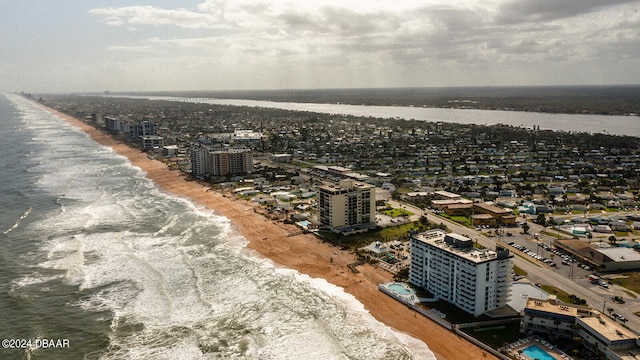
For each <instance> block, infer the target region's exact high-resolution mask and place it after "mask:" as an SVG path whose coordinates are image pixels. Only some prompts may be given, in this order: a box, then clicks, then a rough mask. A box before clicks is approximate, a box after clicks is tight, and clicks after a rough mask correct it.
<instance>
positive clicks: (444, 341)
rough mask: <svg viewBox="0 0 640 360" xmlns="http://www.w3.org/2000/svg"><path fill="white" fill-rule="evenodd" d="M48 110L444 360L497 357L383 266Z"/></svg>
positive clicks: (264, 253) (277, 258)
mask: <svg viewBox="0 0 640 360" xmlns="http://www.w3.org/2000/svg"><path fill="white" fill-rule="evenodd" d="M45 109H46V110H48V111H50V112H52V113H54V114H56V115H57V116H59V117H61V118H62V119H64V120H65V121H68V122H69V123H71V124H73V125H75V126H77V127H78V128H80V129H82V130H83V131H85V132H86V133H88V134H89V135H90V136H91V138H92V139H94V140H95V141H96V142H98V143H100V144H102V145H105V146H109V147H111V148H112V149H113V150H114V151H115V152H117V153H118V154H121V155H123V156H125V157H127V158H128V159H129V160H130V161H131V163H132V164H133V165H135V166H137V167H139V168H141V169H142V170H144V171H145V172H146V174H147V177H148V178H149V179H151V180H153V181H154V182H155V183H156V184H157V185H158V186H159V187H160V188H161V189H163V190H164V191H167V192H168V193H172V194H175V195H178V196H182V197H185V198H188V199H190V200H192V201H194V202H196V203H198V204H201V205H203V206H206V207H208V208H210V209H212V210H213V211H214V212H215V213H217V214H220V215H223V216H225V217H227V218H229V219H230V220H231V222H232V223H233V224H234V225H235V226H237V228H238V230H239V231H240V232H241V233H242V235H243V236H244V237H245V238H246V239H247V240H248V245H247V247H248V248H249V249H251V250H254V251H256V252H258V253H259V254H261V255H262V256H264V257H266V258H269V259H271V260H272V261H274V262H275V263H277V264H279V265H282V266H285V267H288V268H291V269H295V270H297V271H299V272H301V273H304V274H307V275H309V276H311V277H315V278H323V279H326V280H327V281H328V282H330V283H332V284H335V285H337V286H339V287H342V288H344V290H345V291H346V292H348V293H350V294H352V295H353V296H354V297H355V298H357V299H358V300H359V301H360V302H361V303H362V304H364V307H365V308H366V309H367V310H368V311H369V312H370V313H371V315H373V316H374V317H375V318H376V319H377V320H379V321H380V322H382V323H384V324H386V325H388V326H390V327H391V328H393V329H395V330H397V331H399V332H402V333H406V334H409V335H411V336H413V337H415V338H417V339H420V340H422V341H423V342H425V343H426V344H427V345H428V347H429V349H431V351H433V353H434V354H435V355H436V357H437V358H438V359H440V360H445V359H446V360H458V359H459V360H468V359H483V358H484V359H496V357H494V356H493V355H492V354H490V353H486V352H485V351H483V350H482V349H480V348H479V347H477V346H475V345H473V344H472V343H470V342H468V341H467V340H465V339H463V338H461V337H459V336H458V335H456V334H454V333H453V332H450V331H448V330H446V329H444V328H442V327H440V326H439V325H437V324H436V323H434V322H433V321H431V320H429V319H427V318H425V317H423V316H421V315H419V314H416V313H415V312H414V311H413V310H411V309H409V308H407V307H406V306H404V305H402V304H401V303H400V302H398V301H396V300H394V299H392V298H391V297H389V296H387V295H385V294H384V293H382V292H381V291H379V290H378V284H380V283H382V282H388V281H392V275H391V274H390V273H388V272H386V271H384V270H383V269H380V268H378V267H374V266H371V265H369V264H365V265H362V266H359V267H358V270H359V271H360V272H359V273H358V274H353V273H352V272H351V271H350V270H349V269H348V267H347V265H348V264H350V263H352V262H354V261H355V256H354V255H353V254H352V253H350V252H348V251H342V250H340V249H338V248H336V247H333V246H331V245H328V244H325V243H323V242H321V241H320V240H319V239H317V238H316V237H315V236H313V235H310V234H302V235H296V236H287V235H288V234H290V233H292V232H294V231H297V230H298V229H297V228H295V227H293V226H288V225H285V224H282V223H276V222H273V221H271V220H268V219H266V218H265V217H264V216H263V215H261V214H260V213H258V212H256V211H255V209H256V207H257V206H258V205H257V204H254V203H250V202H248V201H245V200H241V199H238V198H235V197H233V196H231V195H228V194H222V193H217V192H215V191H211V190H210V188H208V187H206V186H204V185H202V184H200V183H198V182H196V181H187V180H185V175H184V174H183V173H182V172H180V171H177V170H169V168H168V167H167V166H166V165H164V164H163V163H161V162H160V161H157V160H151V159H149V158H148V157H147V155H146V154H145V153H142V152H140V151H139V150H137V149H134V148H131V147H129V146H128V145H126V144H124V143H122V142H120V141H117V140H115V139H114V138H112V137H111V136H109V135H107V134H105V133H104V132H102V131H100V130H98V129H96V128H94V127H92V126H90V125H88V124H86V123H84V122H82V121H80V120H78V119H75V118H73V117H71V116H68V115H65V114H63V113H60V112H57V111H55V110H52V109H50V108H46V107H45Z"/></svg>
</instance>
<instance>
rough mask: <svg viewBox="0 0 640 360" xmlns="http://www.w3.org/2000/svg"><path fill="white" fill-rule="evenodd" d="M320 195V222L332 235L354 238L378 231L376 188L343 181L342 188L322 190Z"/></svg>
mask: <svg viewBox="0 0 640 360" xmlns="http://www.w3.org/2000/svg"><path fill="white" fill-rule="evenodd" d="M318 194H319V197H318V198H319V200H318V211H319V216H318V217H319V218H318V220H319V221H320V223H321V224H324V225H326V226H328V227H329V228H330V229H331V230H332V231H334V232H336V233H342V234H352V233H356V232H364V231H367V230H369V229H371V228H374V227H376V223H375V219H376V214H375V211H376V198H375V187H374V186H373V185H369V184H365V183H361V182H357V181H355V180H341V181H340V184H339V185H324V186H319V187H318Z"/></svg>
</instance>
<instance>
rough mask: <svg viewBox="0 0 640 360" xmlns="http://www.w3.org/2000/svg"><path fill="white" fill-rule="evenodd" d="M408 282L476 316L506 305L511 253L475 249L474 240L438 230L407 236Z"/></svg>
mask: <svg viewBox="0 0 640 360" xmlns="http://www.w3.org/2000/svg"><path fill="white" fill-rule="evenodd" d="M410 249H411V265H410V270H409V282H410V283H411V284H413V285H417V286H420V287H422V288H424V289H426V290H428V291H429V292H431V293H433V294H434V295H436V296H437V297H439V298H440V299H442V300H445V301H447V302H449V303H451V304H453V305H455V306H457V307H459V308H460V309H462V310H464V311H466V312H468V313H470V314H473V315H475V316H478V315H481V314H484V313H486V312H488V311H491V310H494V309H498V308H501V307H504V306H506V304H507V301H509V298H510V292H511V273H512V272H513V262H512V258H513V255H511V254H510V253H509V250H507V249H503V248H500V247H498V248H496V250H487V249H477V248H475V247H474V246H473V240H471V239H469V238H467V237H465V236H462V235H458V234H446V233H444V232H443V231H441V230H431V231H427V232H423V233H415V234H411V236H410Z"/></svg>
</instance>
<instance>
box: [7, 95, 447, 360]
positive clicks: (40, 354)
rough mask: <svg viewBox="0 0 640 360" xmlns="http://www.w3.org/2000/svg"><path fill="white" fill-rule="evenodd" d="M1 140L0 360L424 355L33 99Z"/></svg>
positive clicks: (15, 104)
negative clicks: (253, 247) (265, 255)
mask: <svg viewBox="0 0 640 360" xmlns="http://www.w3.org/2000/svg"><path fill="white" fill-rule="evenodd" d="M0 138H1V139H2V141H1V142H0V149H1V151H2V152H1V153H2V156H1V157H0V169H1V170H0V194H2V195H1V199H2V201H1V205H2V206H1V207H0V276H1V277H2V281H0V310H2V326H0V335H1V336H0V339H3V342H2V348H0V358H1V359H172V360H173V359H300V358H305V359H414V358H416V359H435V357H434V356H433V354H432V353H431V352H430V351H429V349H428V348H427V347H426V345H424V344H423V343H422V342H420V341H417V340H415V339H413V338H410V337H408V336H406V335H403V334H401V333H398V332H395V331H393V330H392V329H390V328H389V327H387V326H385V325H383V324H382V323H380V322H378V321H377V320H375V319H374V318H373V317H372V316H371V315H369V313H368V312H367V311H366V310H364V307H363V305H362V304H361V303H359V302H358V301H357V300H356V299H355V298H354V297H353V296H351V295H350V294H347V293H345V292H344V291H343V290H342V289H341V288H338V287H336V286H334V285H331V284H329V283H327V282H326V281H324V280H322V279H313V278H310V277H308V276H306V275H304V274H300V273H298V272H296V271H293V270H290V269H285V268H281V267H278V266H276V265H275V264H274V263H273V262H271V261H270V260H268V259H265V258H263V257H260V256H259V255H257V254H255V253H253V252H251V251H248V250H247V249H246V248H245V244H246V240H245V239H244V238H243V237H242V236H241V235H240V234H239V232H237V230H235V229H234V226H233V224H231V223H230V221H229V220H228V219H226V218H224V217H221V216H218V215H216V214H214V213H213V212H212V211H210V210H208V209H206V208H203V207H200V206H197V205H195V204H193V203H192V202H190V201H188V200H185V199H182V198H179V197H176V196H173V195H171V194H167V193H165V192H163V191H161V190H159V189H158V188H157V187H156V186H155V185H154V183H153V182H151V181H150V180H148V179H147V178H146V177H145V176H144V173H143V172H142V171H141V170H140V169H139V168H136V167H134V166H132V165H131V164H130V163H129V161H128V160H127V159H126V158H124V157H122V156H120V155H118V154H116V153H114V152H113V151H112V150H111V149H110V148H107V147H104V146H101V145H99V144H97V143H95V142H94V141H92V140H91V139H90V138H89V137H88V136H87V135H86V134H85V133H83V132H82V131H80V130H78V129H76V128H74V127H72V126H71V125H69V124H67V123H66V122H64V121H62V120H61V119H60V118H58V117H56V116H55V115H53V114H51V113H49V112H47V111H45V110H43V109H42V108H40V107H39V106H37V105H35V104H34V103H32V102H30V101H28V100H26V99H23V98H22V97H20V96H17V95H6V96H0ZM5 339H7V340H10V341H5ZM17 339H31V343H30V344H28V343H27V341H26V340H25V341H16V340H17ZM49 341H52V342H49ZM51 344H55V346H51ZM27 345H31V346H27ZM35 345H39V346H35ZM45 345H49V346H45ZM65 345H66V346H65Z"/></svg>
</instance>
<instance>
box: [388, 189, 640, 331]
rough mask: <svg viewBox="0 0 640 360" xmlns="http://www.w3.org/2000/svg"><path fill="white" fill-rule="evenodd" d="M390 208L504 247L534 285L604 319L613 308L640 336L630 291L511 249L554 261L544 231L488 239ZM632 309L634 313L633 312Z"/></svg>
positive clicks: (637, 303) (637, 302) (418, 212)
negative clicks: (582, 303) (580, 301)
mask: <svg viewBox="0 0 640 360" xmlns="http://www.w3.org/2000/svg"><path fill="white" fill-rule="evenodd" d="M389 203H390V205H391V206H393V207H395V208H401V209H406V210H408V211H411V212H412V213H414V215H413V216H412V217H411V220H417V219H419V218H420V217H421V216H426V217H427V219H428V220H429V221H430V222H433V223H436V224H440V223H444V224H445V225H447V227H448V228H449V229H450V230H451V231H452V232H455V233H458V234H461V235H466V236H467V237H469V238H471V239H473V240H474V241H476V242H477V243H478V244H480V245H482V246H485V247H488V248H495V246H496V244H499V245H502V246H504V247H506V248H508V249H509V250H510V251H511V252H512V253H513V254H514V259H513V260H514V261H513V262H514V265H515V266H517V267H519V268H520V269H522V270H524V271H526V272H527V276H526V277H527V279H528V280H530V281H531V282H532V283H534V284H544V285H549V286H553V287H556V288H558V289H561V290H563V291H565V292H567V293H569V294H573V295H576V296H577V297H579V298H582V299H584V300H586V302H587V305H589V306H591V307H592V308H594V309H596V310H598V311H601V312H603V313H604V314H605V315H610V314H609V311H607V309H609V308H613V309H614V310H613V313H618V314H621V315H622V316H624V317H625V318H626V319H627V320H628V322H627V323H626V325H627V326H628V327H629V328H630V329H631V330H632V331H634V332H636V333H637V334H640V332H639V331H640V318H639V317H637V316H636V315H634V314H633V311H638V310H640V297H633V296H630V293H631V292H630V291H629V290H626V289H624V288H622V287H620V286H618V285H615V284H613V285H611V284H610V285H609V289H605V288H602V287H600V286H598V285H596V284H592V283H591V282H589V280H588V279H587V277H588V276H589V275H590V274H592V272H591V271H587V270H584V269H581V268H579V267H578V266H576V264H572V265H570V266H566V265H562V264H561V261H562V259H560V258H559V257H558V256H554V258H553V261H554V263H556V267H551V266H549V265H547V264H545V263H543V262H541V261H538V260H536V259H534V258H532V257H530V256H529V255H526V254H525V253H524V252H522V251H520V250H517V249H515V248H513V247H511V246H509V245H507V242H511V241H513V242H514V243H516V244H520V245H522V246H525V247H526V248H528V249H529V250H532V251H535V252H536V253H538V254H540V255H542V256H544V257H551V256H550V255H551V252H549V251H547V250H544V249H543V248H542V247H540V246H538V243H539V242H542V243H546V244H551V243H552V242H553V240H554V238H553V237H550V236H548V235H545V234H543V233H542V230H543V229H542V227H541V226H539V225H536V224H533V223H529V226H530V228H529V233H530V234H533V233H538V234H540V236H539V239H534V237H533V236H532V235H530V234H521V231H522V230H521V229H520V228H519V227H516V228H506V230H505V232H511V233H512V234H513V236H496V235H494V236H493V237H489V236H487V232H488V230H484V229H483V230H480V231H478V230H476V229H472V228H468V227H466V226H463V225H460V224H458V223H456V222H453V221H450V220H448V219H446V218H443V217H440V216H438V215H436V214H434V213H433V212H430V211H426V210H422V209H420V208H418V207H416V206H413V205H410V204H406V203H401V202H398V201H395V200H391V201H389ZM613 296H621V297H623V298H624V299H625V301H626V303H625V304H624V305H620V304H617V303H615V302H614V301H613V300H612V298H613ZM632 309H633V311H632Z"/></svg>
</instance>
